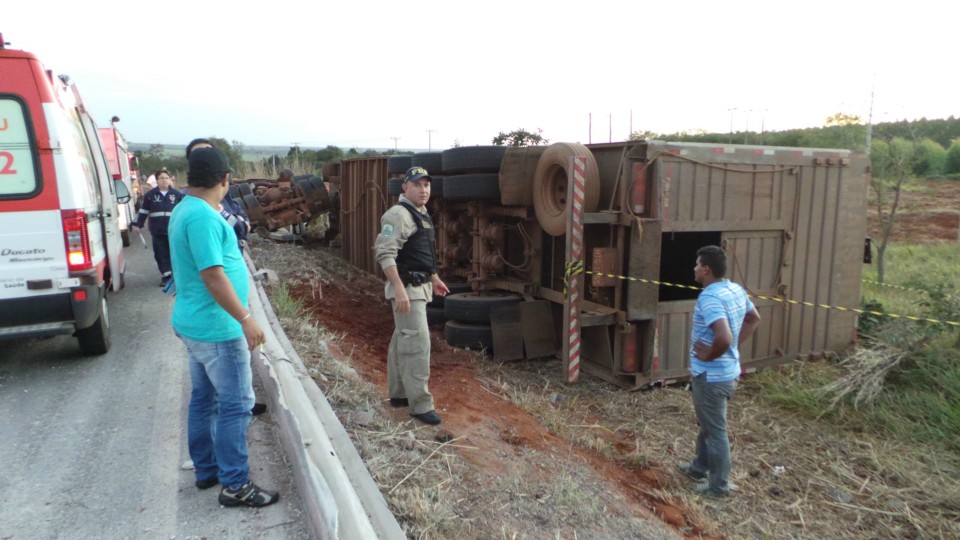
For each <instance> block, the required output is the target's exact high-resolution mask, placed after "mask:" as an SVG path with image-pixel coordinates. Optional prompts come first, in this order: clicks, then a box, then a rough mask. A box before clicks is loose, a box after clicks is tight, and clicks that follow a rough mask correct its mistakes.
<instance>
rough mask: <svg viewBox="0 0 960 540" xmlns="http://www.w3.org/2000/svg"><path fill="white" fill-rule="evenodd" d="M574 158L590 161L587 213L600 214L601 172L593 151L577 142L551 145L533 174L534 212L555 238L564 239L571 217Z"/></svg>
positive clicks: (586, 197)
mask: <svg viewBox="0 0 960 540" xmlns="http://www.w3.org/2000/svg"><path fill="white" fill-rule="evenodd" d="M571 157H582V158H585V159H586V171H585V177H584V187H583V189H584V193H583V211H584V212H594V211H596V210H597V205H598V204H599V202H600V172H599V171H598V170H597V160H596V159H594V157H593V154H592V153H591V152H590V149H589V148H587V147H586V146H583V145H582V144H577V143H555V144H551V145H550V146H549V147H547V149H546V150H545V151H544V152H543V155H542V156H540V159H539V160H538V161H537V170H536V172H534V174H533V209H534V211H535V212H536V214H537V222H539V223H540V227H542V228H543V230H544V232H546V233H547V234H549V235H552V236H563V234H564V232H565V231H566V229H567V215H568V212H569V211H570V208H571V205H570V204H569V202H570V201H567V185H568V183H569V181H570V180H571V179H572V177H573V174H572V172H573V171H571V170H570V158H571Z"/></svg>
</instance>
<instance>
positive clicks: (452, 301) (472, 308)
mask: <svg viewBox="0 0 960 540" xmlns="http://www.w3.org/2000/svg"><path fill="white" fill-rule="evenodd" d="M522 301H523V297H522V296H520V295H518V294H514V293H512V292H507V291H483V292H473V291H471V292H468V293H459V294H448V295H447V297H446V299H444V301H443V310H444V313H446V315H447V318H448V319H450V320H451V321H457V322H462V323H472V324H490V308H492V307H495V306H506V305H510V304H516V303H519V302H522Z"/></svg>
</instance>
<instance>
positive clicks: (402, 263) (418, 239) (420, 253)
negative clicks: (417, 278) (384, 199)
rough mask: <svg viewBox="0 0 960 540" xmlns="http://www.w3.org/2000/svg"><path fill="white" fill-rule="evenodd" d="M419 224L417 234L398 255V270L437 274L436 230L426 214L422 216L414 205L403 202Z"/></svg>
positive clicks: (403, 205) (412, 236) (411, 237)
mask: <svg viewBox="0 0 960 540" xmlns="http://www.w3.org/2000/svg"><path fill="white" fill-rule="evenodd" d="M399 204H400V206H402V207H404V208H406V209H407V211H408V212H410V215H411V216H413V221H414V222H416V224H417V232H415V233H413V234H412V235H410V237H409V238H407V241H406V243H405V244H403V247H402V248H401V249H400V253H398V254H397V270H398V271H400V272H401V273H402V272H429V273H431V274H436V273H437V248H436V229H434V227H433V220H432V219H430V216H429V215H427V214H426V213H424V214H421V213H420V211H419V210H417V209H416V208H414V207H413V206H412V205H409V204H407V203H404V202H401V203H399Z"/></svg>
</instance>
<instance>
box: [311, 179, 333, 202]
mask: <svg viewBox="0 0 960 540" xmlns="http://www.w3.org/2000/svg"><path fill="white" fill-rule="evenodd" d="M310 184H311V185H313V190H314V191H315V192H316V193H317V199H319V200H320V207H321V208H322V209H323V210H326V209H328V208H330V192H329V191H327V185H326V184H324V183H323V178H320V177H319V176H311V177H310Z"/></svg>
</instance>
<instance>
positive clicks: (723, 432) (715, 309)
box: [679, 246, 760, 497]
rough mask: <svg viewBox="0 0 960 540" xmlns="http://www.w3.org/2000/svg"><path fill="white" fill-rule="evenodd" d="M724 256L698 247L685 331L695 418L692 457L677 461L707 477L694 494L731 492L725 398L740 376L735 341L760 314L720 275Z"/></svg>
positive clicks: (683, 469) (695, 474) (716, 249)
mask: <svg viewBox="0 0 960 540" xmlns="http://www.w3.org/2000/svg"><path fill="white" fill-rule="evenodd" d="M726 273H727V255H726V253H724V252H723V250H722V249H720V248H719V247H717V246H704V247H702V248H700V249H699V250H697V265H696V266H695V267H694V268H693V274H694V279H695V280H696V281H697V283H699V284H701V285H703V290H702V291H701V292H700V296H699V297H698V298H697V304H696V306H695V307H694V309H693V330H692V331H691V335H690V343H691V344H692V346H691V347H690V375H691V380H692V387H693V409H694V411H695V412H696V414H697V420H698V421H699V422H700V433H699V434H698V435H697V447H696V449H697V457H696V459H694V460H693V462H691V463H688V464H683V465H680V466H679V468H680V470H681V472H683V473H684V474H686V475H687V476H689V477H691V478H694V479H697V480H704V479H707V480H708V481H707V482H704V483H702V484H699V485H697V486H696V487H695V488H693V491H694V492H696V493H701V494H704V495H710V496H714V497H725V496H727V495H729V493H730V485H729V476H730V439H729V437H728V436H727V402H728V401H730V398H732V397H733V392H734V390H736V388H737V379H738V378H739V377H740V350H739V345H740V344H741V343H743V342H744V341H747V340H748V339H750V336H752V335H753V332H754V331H755V330H756V329H757V326H758V325H759V324H760V314H759V313H757V308H756V307H754V305H753V302H751V301H750V299H749V298H748V297H747V293H746V291H745V290H744V289H743V287H741V286H740V285H737V284H736V283H733V282H731V281H730V280H728V279H726V278H725V277H724V276H725V275H726Z"/></svg>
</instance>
